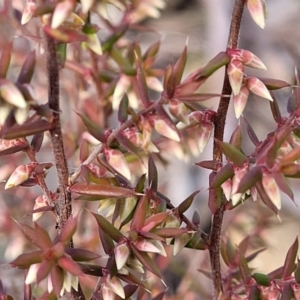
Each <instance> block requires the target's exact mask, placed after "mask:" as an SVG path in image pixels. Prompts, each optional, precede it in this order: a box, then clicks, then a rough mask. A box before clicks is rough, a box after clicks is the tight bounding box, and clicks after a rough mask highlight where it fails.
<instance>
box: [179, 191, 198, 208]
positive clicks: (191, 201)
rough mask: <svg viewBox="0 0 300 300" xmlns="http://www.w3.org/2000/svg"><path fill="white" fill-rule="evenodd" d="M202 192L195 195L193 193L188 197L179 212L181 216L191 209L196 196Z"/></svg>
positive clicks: (181, 204)
mask: <svg viewBox="0 0 300 300" xmlns="http://www.w3.org/2000/svg"><path fill="white" fill-rule="evenodd" d="M199 192H200V190H199V191H195V192H194V193H192V194H191V195H190V196H188V197H187V198H186V199H185V200H183V201H182V202H181V203H180V204H179V206H178V208H177V210H178V213H179V214H183V213H184V212H185V211H187V210H188V209H189V207H190V206H191V205H192V203H193V201H194V198H195V196H196V195H197V194H198V193H199Z"/></svg>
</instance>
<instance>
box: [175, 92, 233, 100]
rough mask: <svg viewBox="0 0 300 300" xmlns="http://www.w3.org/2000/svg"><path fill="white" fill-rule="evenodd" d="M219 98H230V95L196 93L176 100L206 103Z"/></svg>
mask: <svg viewBox="0 0 300 300" xmlns="http://www.w3.org/2000/svg"><path fill="white" fill-rule="evenodd" d="M219 97H228V98H229V97H230V96H229V95H228V96H226V95H221V94H209V93H206V94H205V93H201V94H199V93H194V94H190V95H182V96H180V95H179V96H177V97H176V100H179V101H185V102H199V101H200V102H201V101H206V100H208V99H211V98H219Z"/></svg>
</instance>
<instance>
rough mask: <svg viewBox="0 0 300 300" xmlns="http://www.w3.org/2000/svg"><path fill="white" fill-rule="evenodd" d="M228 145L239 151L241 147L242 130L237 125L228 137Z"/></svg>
mask: <svg viewBox="0 0 300 300" xmlns="http://www.w3.org/2000/svg"><path fill="white" fill-rule="evenodd" d="M229 143H230V144H231V145H233V146H234V147H235V148H236V149H238V150H240V149H241V146H242V129H241V126H240V125H238V126H237V127H236V128H235V130H234V132H233V133H232V135H231V137H230V141H229Z"/></svg>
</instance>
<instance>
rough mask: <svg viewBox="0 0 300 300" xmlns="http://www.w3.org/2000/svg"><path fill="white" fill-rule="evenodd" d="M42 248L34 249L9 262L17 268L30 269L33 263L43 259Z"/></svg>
mask: <svg viewBox="0 0 300 300" xmlns="http://www.w3.org/2000/svg"><path fill="white" fill-rule="evenodd" d="M42 254H43V252H42V250H37V251H32V252H29V253H24V254H21V255H19V256H18V257H17V258H16V259H14V260H13V261H12V262H10V263H9V264H10V265H11V266H13V267H15V268H19V269H28V268H29V267H30V266H31V265H33V264H37V263H40V262H41V261H42Z"/></svg>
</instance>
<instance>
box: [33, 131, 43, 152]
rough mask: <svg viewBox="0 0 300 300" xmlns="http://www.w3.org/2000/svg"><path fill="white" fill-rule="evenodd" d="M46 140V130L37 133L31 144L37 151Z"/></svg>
mask: <svg viewBox="0 0 300 300" xmlns="http://www.w3.org/2000/svg"><path fill="white" fill-rule="evenodd" d="M43 140H44V132H41V133H37V134H35V135H34V136H33V138H32V140H31V143H30V146H31V147H32V149H33V150H34V151H35V152H39V151H40V149H41V146H42V144H43Z"/></svg>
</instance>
